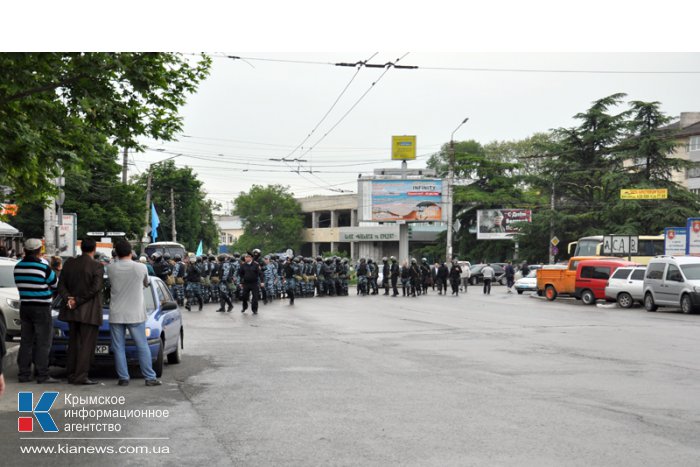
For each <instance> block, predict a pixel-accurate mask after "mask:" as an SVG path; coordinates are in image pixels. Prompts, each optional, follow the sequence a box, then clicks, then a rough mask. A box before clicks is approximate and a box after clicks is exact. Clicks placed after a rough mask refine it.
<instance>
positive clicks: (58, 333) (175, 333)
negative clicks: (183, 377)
mask: <svg viewBox="0 0 700 467" xmlns="http://www.w3.org/2000/svg"><path fill="white" fill-rule="evenodd" d="M149 280H150V283H149V286H148V287H146V288H144V289H143V298H144V304H145V306H146V314H147V316H148V318H147V320H146V337H147V338H148V346H149V347H150V349H151V356H152V357H153V371H155V372H156V376H158V377H159V378H160V376H161V375H162V374H163V363H164V360H165V357H167V359H168V363H170V364H174V363H180V360H181V358H182V353H181V352H182V348H183V340H184V327H183V324H182V314H181V313H180V309H179V308H178V305H177V302H176V301H175V299H173V296H172V294H171V293H170V289H168V287H167V286H166V285H165V283H164V282H163V281H162V280H160V279H158V278H157V277H153V276H150V277H149ZM102 295H103V297H102V298H103V301H104V302H103V308H102V312H103V321H102V326H100V330H99V334H98V337H97V344H96V345H95V358H94V361H93V366H114V353H113V352H112V338H111V335H110V333H109V281H108V279H107V278H105V289H104V291H103V294H102ZM54 303H58V301H55V302H54ZM52 315H53V326H54V334H53V344H52V345H51V352H50V354H49V362H50V364H51V365H55V366H66V357H67V348H68V334H69V331H68V330H69V326H68V323H67V322H65V321H61V320H59V319H58V309H54V310H52ZM126 360H127V363H128V364H129V365H130V366H131V365H134V366H138V363H139V358H138V352H137V350H136V345H135V344H134V341H133V339H131V337H130V336H129V333H128V331H127V334H126Z"/></svg>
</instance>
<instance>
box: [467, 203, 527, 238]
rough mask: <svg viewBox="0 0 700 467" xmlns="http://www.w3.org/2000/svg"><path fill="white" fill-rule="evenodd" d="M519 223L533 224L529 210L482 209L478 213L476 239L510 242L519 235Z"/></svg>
mask: <svg viewBox="0 0 700 467" xmlns="http://www.w3.org/2000/svg"><path fill="white" fill-rule="evenodd" d="M517 222H532V211H530V210H529V209H480V210H478V211H477V212H476V238H477V239H479V240H508V239H512V238H513V234H516V233H518V229H517V228H516V227H515V225H514V224H515V223H517Z"/></svg>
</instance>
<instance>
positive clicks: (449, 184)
mask: <svg viewBox="0 0 700 467" xmlns="http://www.w3.org/2000/svg"><path fill="white" fill-rule="evenodd" d="M467 120H469V117H467V118H465V119H464V120H462V123H460V124H459V125H457V128H455V130H454V131H453V132H452V134H451V135H450V160H449V172H448V174H447V251H446V252H445V262H451V261H452V207H453V199H452V198H453V191H454V188H453V185H454V178H455V142H454V136H455V133H456V132H457V130H459V129H460V127H461V126H462V125H464V124H465V123H467Z"/></svg>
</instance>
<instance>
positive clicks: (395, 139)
mask: <svg viewBox="0 0 700 467" xmlns="http://www.w3.org/2000/svg"><path fill="white" fill-rule="evenodd" d="M415 158H416V137H415V136H392V137H391V160H393V161H407V160H414V159H415Z"/></svg>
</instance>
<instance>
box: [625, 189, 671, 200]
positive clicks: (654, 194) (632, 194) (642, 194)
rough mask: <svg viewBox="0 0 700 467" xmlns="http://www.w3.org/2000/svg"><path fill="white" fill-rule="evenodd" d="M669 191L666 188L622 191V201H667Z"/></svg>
mask: <svg viewBox="0 0 700 467" xmlns="http://www.w3.org/2000/svg"><path fill="white" fill-rule="evenodd" d="M667 198H668V190H667V189H666V188H652V189H622V190H620V199H667Z"/></svg>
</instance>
